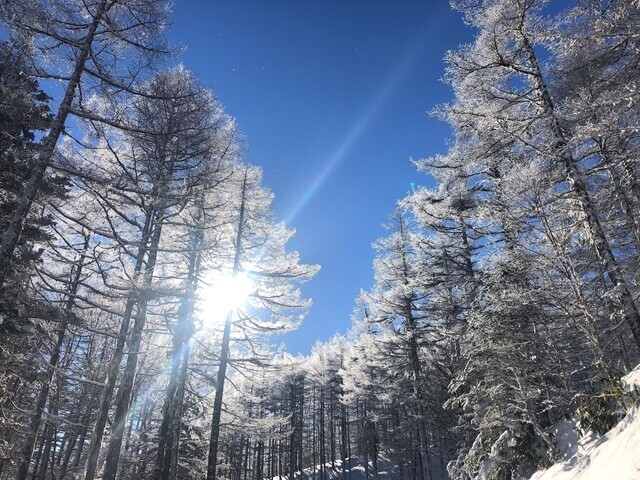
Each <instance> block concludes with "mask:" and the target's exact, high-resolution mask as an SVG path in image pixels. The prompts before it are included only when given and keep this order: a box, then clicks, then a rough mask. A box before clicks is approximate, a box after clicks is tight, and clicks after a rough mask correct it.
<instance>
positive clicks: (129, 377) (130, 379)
mask: <svg viewBox="0 0 640 480" xmlns="http://www.w3.org/2000/svg"><path fill="white" fill-rule="evenodd" d="M161 234H162V220H161V219H160V220H158V221H157V222H156V223H155V228H154V231H153V235H152V238H151V242H150V245H149V255H148V257H147V263H146V266H145V269H144V285H143V289H144V292H145V293H146V292H147V291H148V289H150V288H151V284H152V281H153V272H154V270H155V267H156V261H157V259H158V246H159V245H160V236H161ZM143 295H144V294H143ZM146 319H147V300H146V299H145V300H142V301H141V302H139V303H138V308H137V312H136V317H135V322H134V325H133V331H132V334H131V340H130V343H129V354H128V355H127V363H126V366H125V368H124V373H123V374H122V380H121V382H120V388H119V389H118V399H117V402H116V412H115V415H114V417H113V427H112V429H111V436H110V439H109V450H108V451H107V460H106V466H105V471H104V475H103V477H102V478H103V479H104V480H115V478H116V475H117V472H118V462H119V461H120V449H121V448H122V440H123V435H124V430H125V426H126V423H127V415H128V413H129V408H130V407H131V395H132V393H133V386H134V382H135V377H136V371H137V368H138V358H139V356H140V347H141V345H142V332H143V330H144V325H145V322H146Z"/></svg>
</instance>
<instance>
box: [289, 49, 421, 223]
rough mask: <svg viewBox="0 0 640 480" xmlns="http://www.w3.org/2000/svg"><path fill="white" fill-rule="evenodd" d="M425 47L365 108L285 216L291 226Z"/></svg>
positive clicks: (409, 58) (414, 53) (406, 61)
mask: <svg viewBox="0 0 640 480" xmlns="http://www.w3.org/2000/svg"><path fill="white" fill-rule="evenodd" d="M425 46H426V42H425V41H424V40H423V41H418V42H416V44H415V46H414V48H413V49H410V50H409V51H408V52H407V54H405V56H404V57H403V59H402V61H401V62H400V63H399V64H398V66H397V67H396V68H395V69H394V71H393V73H392V74H391V75H390V76H389V78H388V79H387V81H386V82H385V83H384V85H383V86H382V88H381V89H380V90H379V91H378V93H377V94H376V95H375V96H374V97H373V99H372V100H371V101H370V102H369V104H368V105H367V106H366V108H365V109H364V110H363V112H362V114H361V115H360V117H359V119H358V121H357V122H356V123H355V124H354V126H353V127H352V128H351V129H350V130H349V131H348V133H347V135H346V136H345V138H344V140H343V141H342V142H341V143H340V145H339V146H338V147H337V148H336V149H335V151H334V152H333V153H332V154H331V156H330V157H329V158H328V159H327V161H326V163H325V165H324V167H323V168H322V169H321V170H320V171H319V172H318V173H317V174H316V175H315V176H314V177H313V180H312V181H311V182H310V183H309V184H308V185H307V186H306V187H305V188H304V191H303V193H302V195H301V196H300V199H299V200H298V201H297V202H295V206H294V207H293V208H292V209H291V211H290V212H289V213H288V215H286V216H285V221H286V223H287V224H288V225H290V224H291V221H292V220H293V219H294V217H296V216H297V215H298V214H299V213H300V212H301V211H302V210H303V209H304V208H305V206H306V205H307V203H309V201H310V200H311V199H312V198H313V196H314V195H315V194H316V193H317V192H318V190H320V188H321V187H322V185H323V184H324V183H325V181H326V180H327V178H329V176H330V175H331V174H332V173H333V172H334V171H335V170H336V168H337V167H338V166H339V165H340V163H342V161H343V160H344V159H345V158H346V156H347V153H349V151H350V150H351V148H352V147H353V145H354V144H355V143H356V142H357V141H358V140H359V139H360V137H361V136H362V134H363V133H364V132H365V131H366V129H367V128H368V127H369V125H370V124H371V121H372V120H373V119H374V118H375V117H376V116H377V115H378V114H379V113H380V111H381V110H382V108H383V107H384V106H385V105H386V104H387V103H388V101H389V100H390V98H391V96H392V95H393V93H394V92H395V91H396V90H397V89H398V87H400V86H401V85H402V83H403V82H404V81H405V80H406V78H407V77H408V76H409V74H410V73H411V71H412V70H413V68H414V67H415V66H416V64H417V63H418V61H419V59H420V58H421V57H422V53H423V51H424V48H425Z"/></svg>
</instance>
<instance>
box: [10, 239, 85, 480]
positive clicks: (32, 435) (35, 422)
mask: <svg viewBox="0 0 640 480" xmlns="http://www.w3.org/2000/svg"><path fill="white" fill-rule="evenodd" d="M89 239H90V236H89V235H87V236H86V237H85V242H84V245H83V248H82V253H81V254H80V258H79V260H78V264H77V265H75V272H74V274H73V279H72V280H71V284H70V286H69V295H68V298H67V302H66V303H65V313H66V314H69V313H71V310H72V309H73V305H74V303H75V295H76V293H78V287H79V285H80V278H81V275H82V268H83V267H84V262H83V260H84V255H85V254H86V252H87V249H88V248H89ZM68 324H69V323H68V319H67V318H65V319H64V321H63V322H62V324H61V325H60V329H59V330H58V336H57V340H56V344H55V346H54V347H53V352H51V358H50V359H49V364H48V365H47V369H48V372H47V374H46V378H45V380H44V382H43V384H42V388H40V391H39V392H38V397H37V399H36V406H35V412H34V415H33V417H31V422H30V424H29V434H28V435H27V438H26V440H25V443H24V447H23V448H22V460H21V462H20V466H19V467H18V474H17V476H16V479H17V480H26V478H27V475H28V473H29V465H30V463H31V456H32V455H33V449H34V447H35V444H36V439H37V438H38V431H39V430H40V425H41V423H42V414H43V412H44V408H45V406H46V403H47V399H48V398H49V390H50V387H51V381H52V380H53V375H54V372H55V369H56V367H57V366H58V361H59V360H60V352H61V351H62V345H63V343H64V338H65V333H66V330H67V326H68Z"/></svg>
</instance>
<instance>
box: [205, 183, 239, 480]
mask: <svg viewBox="0 0 640 480" xmlns="http://www.w3.org/2000/svg"><path fill="white" fill-rule="evenodd" d="M246 190H247V174H246V172H245V176H244V181H243V184H242V193H241V203H240V214H239V219H238V232H237V235H236V242H235V254H234V259H233V272H232V275H233V276H234V277H235V276H236V275H238V273H239V272H240V258H241V256H242V234H243V230H244V215H245V202H246ZM232 320H233V311H231V310H230V311H229V312H228V313H227V319H226V321H225V323H224V332H223V334H222V345H221V347H220V366H219V367H218V378H217V380H218V383H217V385H216V394H215V397H214V400H213V414H212V417H211V440H210V443H209V458H208V461H207V480H215V479H216V465H217V463H218V447H219V445H218V439H219V435H220V417H221V414H222V395H223V394H224V382H225V378H226V375H227V364H228V363H229V344H230V340H231V322H232Z"/></svg>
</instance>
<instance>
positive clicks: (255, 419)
mask: <svg viewBox="0 0 640 480" xmlns="http://www.w3.org/2000/svg"><path fill="white" fill-rule="evenodd" d="M552 3H553V2H552ZM566 3H569V5H566V6H565V7H564V9H563V10H560V9H559V7H558V5H554V9H553V10H552V13H550V12H549V11H548V9H549V8H550V6H549V5H548V3H547V2H546V1H543V0H454V1H453V7H454V8H455V9H457V10H458V11H459V12H460V15H462V17H463V18H464V20H465V22H466V24H467V25H468V28H470V29H473V31H474V33H475V38H474V40H473V41H472V42H471V43H469V44H466V45H463V46H460V47H459V48H458V49H457V50H456V51H452V52H450V53H449V54H448V55H447V57H446V59H445V65H444V66H443V69H445V80H446V82H447V83H448V84H449V86H450V88H451V89H452V91H453V97H452V100H451V102H450V103H449V104H446V105H442V106H440V107H438V108H437V109H436V110H435V111H434V112H433V115H435V116H437V117H439V118H440V119H442V120H443V121H444V122H447V123H448V124H449V125H450V127H451V129H452V136H451V138H450V140H449V147H448V151H447V152H446V153H445V154H443V155H439V156H436V157H434V158H427V159H424V160H420V161H416V162H415V164H416V168H417V169H418V170H420V171H421V172H423V173H424V175H425V183H429V184H433V185H435V187H433V188H426V187H421V186H418V187H416V188H415V189H413V190H412V191H411V192H410V194H409V195H408V196H407V197H406V198H403V199H401V200H400V201H399V202H398V206H397V209H396V210H395V211H394V212H392V213H391V216H390V219H389V220H388V232H389V233H388V236H387V237H385V238H382V239H380V240H379V241H377V242H376V243H375V244H374V248H375V252H376V253H375V254H376V257H375V261H374V265H373V269H374V275H375V277H374V280H373V283H372V285H373V286H372V287H371V288H370V289H369V290H367V291H362V293H361V295H360V297H359V298H358V299H357V303H356V308H355V310H354V314H353V318H352V321H353V328H352V330H351V331H350V332H349V334H348V335H347V336H346V337H343V336H340V335H338V336H335V337H334V338H333V339H331V340H330V341H328V342H326V343H318V344H316V346H315V347H314V348H313V351H312V352H311V354H310V355H308V356H292V355H290V354H288V353H286V352H285V351H282V349H281V348H276V347H274V346H273V345H274V343H275V342H274V341H273V338H274V335H276V334H282V333H284V332H287V331H290V330H292V329H294V328H295V327H296V326H297V325H298V324H299V322H300V321H301V320H302V317H303V316H304V313H305V311H306V310H307V309H308V308H309V306H310V303H309V301H308V300H306V299H304V298H302V297H301V294H300V290H299V288H300V285H301V284H302V283H303V282H305V281H307V280H310V279H311V278H312V277H313V275H314V274H315V273H316V272H317V270H318V267H316V266H313V265H304V264H301V263H300V261H299V257H298V254H297V253H296V252H290V251H287V250H286V248H285V246H286V242H287V241H288V240H289V238H290V237H291V235H292V234H293V232H292V231H291V230H289V228H288V227H287V226H286V225H285V224H284V223H283V222H279V221H277V219H275V218H274V214H273V212H272V210H271V206H270V204H271V200H272V193H271V192H270V191H269V190H268V189H266V188H265V187H263V186H262V185H261V172H260V169H259V168H257V167H255V166H252V165H249V164H247V163H246V162H245V161H244V160H243V153H244V151H245V150H246V149H245V147H244V140H243V139H242V137H241V135H239V133H238V130H239V129H238V127H237V126H236V124H235V122H234V120H233V118H232V117H230V116H229V115H227V114H226V113H225V112H224V111H223V108H222V106H221V103H220V101H219V100H218V99H217V98H216V97H215V96H214V94H213V93H212V92H211V91H210V90H208V89H207V88H205V87H204V86H203V85H202V84H201V82H200V81H199V80H198V78H197V77H196V75H194V74H193V73H191V72H190V71H189V70H188V69H187V68H186V67H185V66H183V65H181V64H179V55H178V54H177V53H176V52H175V51H174V48H173V46H172V45H169V44H168V42H166V41H165V39H164V36H163V29H164V27H165V25H166V24H167V22H168V21H169V20H170V15H171V13H170V7H169V5H168V4H166V3H164V2H162V1H156V0H0V21H1V22H2V26H3V27H2V28H3V29H4V32H5V34H4V36H3V38H4V40H3V41H2V43H1V44H0V186H1V190H0V195H1V197H0V198H1V204H0V229H1V232H2V244H1V248H0V289H1V296H0V478H2V479H14V478H15V479H19V480H26V479H37V480H45V479H52V480H53V479H63V478H69V479H72V478H77V479H84V480H92V479H94V478H102V479H105V480H114V479H116V478H118V479H123V480H125V479H156V480H159V479H204V478H206V479H207V480H212V479H229V480H254V479H255V480H259V479H262V478H272V477H281V476H287V477H289V478H292V477H293V476H294V475H295V472H298V471H300V470H302V469H305V468H309V467H312V466H314V465H321V467H320V468H319V469H318V470H317V472H316V474H315V477H316V478H325V476H326V475H325V474H326V471H325V469H326V468H328V467H324V465H334V466H335V465H345V462H342V461H343V460H345V459H346V458H353V457H357V458H359V459H360V461H361V462H362V463H363V464H366V465H367V467H366V469H365V470H366V472H365V473H366V475H367V476H369V475H370V476H374V475H376V469H377V461H378V458H379V457H380V456H383V457H384V458H387V459H388V460H389V461H390V462H391V463H392V464H393V465H395V466H396V470H395V471H396V472H397V476H398V478H402V479H406V480H440V479H445V478H451V479H456V480H468V479H476V478H478V479H479V478H482V479H487V480H489V479H496V480H510V479H513V480H515V479H525V478H529V476H530V475H531V474H532V473H533V472H534V471H536V470H537V469H540V468H543V467H545V466H548V465H550V464H552V463H554V462H555V461H556V460H557V459H558V453H557V448H556V447H557V445H556V443H555V439H554V436H553V426H554V425H555V424H556V423H557V422H559V421H562V420H565V419H568V418H570V417H572V416H573V415H577V416H578V418H579V420H580V428H581V429H583V430H584V431H586V430H589V429H590V430H594V431H599V432H605V431H606V430H607V429H608V428H610V427H611V426H612V425H613V424H615V422H616V421H617V419H618V418H619V417H620V415H621V414H622V413H623V412H624V410H625V408H628V407H629V405H630V402H631V400H630V399H629V398H628V397H627V396H625V395H624V394H623V393H622V389H621V385H620V377H621V376H622V375H624V374H625V373H626V372H628V371H629V370H630V369H631V368H633V367H634V366H635V365H636V364H637V363H638V362H639V361H640V299H639V293H640V292H639V289H638V267H639V265H638V262H639V261H640V131H639V129H640V91H639V89H640V3H639V2H638V0H582V1H579V2H566ZM426 107H427V106H425V108H426ZM249 141H250V139H249ZM427 177H430V179H431V181H430V182H427V181H426V179H427ZM382 221H384V219H381V222H382ZM229 285H235V287H233V288H231V289H230V288H229ZM234 289H235V290H234ZM240 289H242V290H243V295H244V296H245V297H246V300H245V301H243V302H237V303H234V302H233V301H231V299H230V298H225V297H234V296H236V295H237V294H238V290H240ZM221 293H222V294H221Z"/></svg>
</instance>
